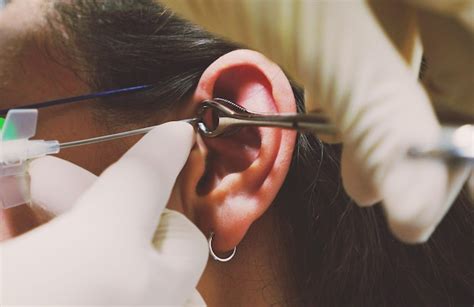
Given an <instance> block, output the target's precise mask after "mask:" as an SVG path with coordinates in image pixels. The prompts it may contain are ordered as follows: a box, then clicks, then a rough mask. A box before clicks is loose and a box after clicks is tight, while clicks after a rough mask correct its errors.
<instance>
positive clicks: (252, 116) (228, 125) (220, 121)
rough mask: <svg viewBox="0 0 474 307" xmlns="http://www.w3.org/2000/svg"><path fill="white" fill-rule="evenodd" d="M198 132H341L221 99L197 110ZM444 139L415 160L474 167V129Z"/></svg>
mask: <svg viewBox="0 0 474 307" xmlns="http://www.w3.org/2000/svg"><path fill="white" fill-rule="evenodd" d="M197 115H198V117H197V120H196V122H195V125H196V129H197V130H198V131H199V132H200V133H201V134H202V135H204V136H206V137H211V138H212V137H218V136H226V135H231V134H234V133H236V132H237V131H238V129H239V128H240V127H243V126H259V127H278V128H285V129H293V130H297V131H300V132H312V133H316V134H319V135H330V136H333V135H337V134H338V131H337V129H336V127H335V126H333V125H332V124H331V123H330V121H329V119H328V118H327V117H325V116H324V115H323V114H317V113H316V114H297V113H290V114H260V113H253V112H250V111H248V110H246V109H245V108H243V107H241V106H239V105H237V104H235V103H233V102H231V101H229V100H226V99H222V98H214V99H212V100H205V101H203V103H202V104H201V106H200V107H199V109H198V114H197ZM442 132H443V133H442V134H443V135H442V138H441V139H440V141H439V142H438V144H437V145H435V146H433V147H430V148H410V150H409V151H408V153H407V154H408V156H410V157H412V158H433V159H445V160H448V161H450V162H467V163H469V164H472V165H474V125H472V124H467V125H463V126H461V127H450V126H442Z"/></svg>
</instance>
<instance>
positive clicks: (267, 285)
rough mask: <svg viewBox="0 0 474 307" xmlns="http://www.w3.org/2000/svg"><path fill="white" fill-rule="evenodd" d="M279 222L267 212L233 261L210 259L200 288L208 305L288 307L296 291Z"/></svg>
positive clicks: (240, 246)
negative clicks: (279, 236) (276, 306)
mask: <svg viewBox="0 0 474 307" xmlns="http://www.w3.org/2000/svg"><path fill="white" fill-rule="evenodd" d="M276 222H277V220H276V218H275V217H274V215H273V214H271V213H270V212H267V213H266V214H265V215H264V216H263V217H262V218H260V219H259V220H258V221H257V222H256V223H254V225H252V227H251V229H250V230H249V231H248V232H247V235H246V236H245V238H244V240H243V241H242V242H241V244H239V246H237V253H236V255H235V257H234V258H233V259H232V260H231V261H230V262H226V263H219V262H216V261H215V260H214V259H211V258H210V259H209V262H208V265H207V267H206V270H205V272H204V274H203V277H202V278H201V281H200V283H199V285H198V290H199V292H200V293H201V295H202V296H203V298H204V300H205V301H206V303H207V304H208V306H210V307H212V306H229V303H230V302H232V304H231V305H232V306H268V305H273V304H278V305H287V304H289V301H288V298H289V297H292V293H294V291H293V290H292V287H291V285H288V284H287V276H289V274H288V272H290V270H289V267H288V263H287V258H286V254H285V249H284V248H282V244H281V242H280V240H279V238H278V233H277V232H275V229H276V227H275V226H276Z"/></svg>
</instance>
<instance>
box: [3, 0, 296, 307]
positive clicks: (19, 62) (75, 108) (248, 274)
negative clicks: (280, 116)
mask: <svg viewBox="0 0 474 307" xmlns="http://www.w3.org/2000/svg"><path fill="white" fill-rule="evenodd" d="M42 3H44V1H39V0H30V1H13V3H12V4H10V5H9V6H8V7H7V9H6V10H4V11H3V12H0V107H1V108H11V107H16V106H22V105H26V104H29V103H32V102H39V101H45V100H49V99H55V98H60V97H68V96H74V95H79V94H83V93H88V92H90V89H89V88H88V86H87V85H86V84H85V83H84V82H82V81H81V80H80V78H78V76H76V75H75V74H74V73H73V72H72V71H70V70H68V69H67V68H65V67H64V66H62V65H58V64H57V63H56V62H55V61H52V60H51V58H50V57H48V56H46V55H45V54H44V53H43V52H41V50H40V49H39V48H38V46H37V44H36V42H38V40H40V41H41V40H42V39H45V37H44V35H45V33H44V32H43V31H41V29H42V27H43V24H44V20H43V14H42V13H41V12H42V10H43V8H42V7H41V4H42ZM230 60H232V59H230ZM214 69H215V70H214V71H212V70H211V71H210V72H208V76H209V79H212V76H213V72H214V73H215V71H216V70H219V69H221V67H218V66H217V67H215V68H214ZM271 69H273V68H271ZM206 82H211V81H206ZM207 85H208V84H207ZM207 85H206V84H201V86H198V91H197V93H196V95H195V96H194V97H193V98H191V99H190V101H189V102H188V103H187V107H186V108H184V109H181V110H179V112H175V113H174V114H171V115H170V117H169V118H166V120H172V119H181V118H186V117H191V116H192V115H193V110H194V109H195V103H196V99H198V97H202V96H203V95H204V96H205V88H206V86H207ZM200 90H201V92H199V91H200ZM211 94H212V93H211ZM93 104H94V102H85V103H78V104H71V105H65V106H58V107H53V108H48V109H47V110H42V111H40V113H39V114H40V115H39V121H38V132H37V135H36V137H35V138H38V139H56V140H60V141H68V140H76V139H82V138H87V137H93V136H98V135H104V134H107V133H109V131H108V129H107V128H106V127H107V125H106V124H105V125H104V124H103V123H98V122H97V121H96V119H95V118H94V113H93ZM292 107H293V108H294V106H292ZM161 120H162V119H161ZM138 125H139V124H138ZM137 127H139V126H137ZM285 137H286V139H287V140H290V139H291V135H287V136H285V135H284V136H283V138H285ZM137 139H138V138H137V137H135V138H127V139H121V140H116V141H113V142H109V143H107V144H96V145H91V146H85V147H78V148H73V149H68V150H64V151H63V152H61V153H60V154H59V155H58V157H60V158H63V159H66V160H68V161H71V162H73V163H74V164H77V165H79V166H81V167H83V168H85V169H88V170H90V171H91V172H93V173H95V174H97V175H98V174H100V173H101V172H102V171H103V170H104V169H105V168H107V166H109V165H110V164H111V163H113V162H114V161H116V160H117V159H118V158H119V157H120V156H121V155H123V154H124V153H125V151H126V150H127V149H128V148H130V147H131V146H132V145H133V144H134V143H135V142H136V140H137ZM293 141H294V136H293ZM288 142H289V143H288V144H291V142H290V141H288ZM202 147H203V142H202V140H199V141H198V142H197V144H196V146H195V150H193V153H194V155H193V153H192V155H193V156H192V158H190V160H191V161H190V162H188V165H187V166H186V167H185V169H184V170H183V173H182V175H181V176H180V177H179V178H178V181H177V182H178V183H177V185H176V187H175V190H174V193H173V195H172V198H171V201H170V204H172V205H170V206H169V207H171V208H173V209H176V210H180V211H182V212H184V213H185V214H186V215H187V216H188V218H190V219H191V220H192V221H193V222H197V220H202V216H199V215H200V214H204V213H202V212H206V210H207V209H203V210H198V209H196V210H191V209H189V203H192V204H193V205H194V203H195V202H196V203H198V202H199V201H201V202H203V201H206V198H203V199H204V200H202V199H200V200H196V201H195V200H194V199H192V200H189V199H184V200H183V198H186V197H187V196H183V191H185V190H186V189H185V188H184V186H185V185H186V184H185V183H186V182H187V180H190V179H188V178H190V177H193V176H194V175H195V174H194V173H193V172H195V168H194V164H193V163H195V162H194V161H196V160H192V159H197V160H199V159H202V157H201V155H202V154H203V153H202ZM290 147H291V146H290ZM287 151H288V152H287V153H284V154H285V157H286V156H288V155H290V156H291V151H292V149H291V150H287ZM285 159H286V160H289V159H288V158H285ZM287 164H288V163H287ZM282 165H283V166H282V169H283V171H280V172H279V173H277V176H275V177H277V178H280V177H281V180H280V181H282V180H283V179H284V175H283V174H284V173H285V170H284V169H285V163H282ZM288 166H289V165H287V166H286V167H288ZM286 171H287V169H286ZM183 182H185V183H183ZM280 185H281V183H280ZM185 195H187V194H185ZM197 198H199V197H197ZM270 202H271V201H270ZM270 202H269V203H268V205H269V206H270ZM183 207H184V208H183ZM267 209H268V208H267V207H265V208H264V209H261V211H262V212H261V213H263V212H264V211H267ZM209 210H212V209H209ZM195 211H198V212H199V213H196V212H195ZM255 215H256V214H255ZM258 216H259V215H258ZM258 216H257V215H256V217H255V218H254V219H252V221H251V222H249V224H250V225H251V226H252V227H251V228H250V229H249V231H248V232H247V233H245V230H246V228H245V227H243V228H245V229H243V230H242V231H240V232H242V235H240V237H237V238H234V237H232V238H230V239H229V240H226V242H234V241H235V242H237V244H238V247H237V255H236V257H235V258H234V259H233V260H232V261H231V262H229V263H225V264H221V263H216V262H215V261H214V260H212V259H211V260H209V263H208V266H207V268H206V270H205V272H204V275H203V277H202V279H201V282H200V284H199V286H198V290H199V291H200V293H201V294H202V296H203V297H204V299H205V301H206V302H207V303H208V305H209V306H224V305H225V306H266V305H270V304H275V303H280V304H281V305H285V300H289V299H291V297H294V296H293V295H292V293H294V291H293V289H291V287H290V286H289V285H288V284H285V282H284V281H285V276H288V272H287V265H286V259H285V257H283V256H282V255H281V248H279V246H280V242H279V240H278V238H277V237H275V236H274V235H272V234H273V233H274V231H273V229H274V220H273V215H272V214H271V212H266V213H265V214H263V215H262V217H261V218H258ZM49 218H50V216H49V214H47V213H45V212H42V211H40V210H38V209H37V208H35V209H32V208H31V207H29V206H26V205H23V206H19V207H16V208H13V209H8V210H0V241H1V240H6V239H11V238H12V237H15V236H17V235H19V234H21V233H23V232H26V231H28V230H30V229H32V228H34V227H36V226H38V225H40V224H42V223H45V222H47V220H48V219H49ZM211 220H212V219H211ZM209 223H211V222H209ZM198 226H199V227H200V228H201V230H203V231H204V232H206V230H207V229H208V228H207V226H205V225H202V224H199V222H198ZM237 232H239V231H237ZM206 235H207V233H206ZM244 235H245V237H244V239H243V240H241V239H242V238H241V237H242V236H244ZM226 242H221V241H219V240H216V249H217V250H228V249H229V248H230V247H229V246H228V244H227V243H226ZM229 302H230V303H229ZM286 303H287V304H289V305H291V301H286Z"/></svg>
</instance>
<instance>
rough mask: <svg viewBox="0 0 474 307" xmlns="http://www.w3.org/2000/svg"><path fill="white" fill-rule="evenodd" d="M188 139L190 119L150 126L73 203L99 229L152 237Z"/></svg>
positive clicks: (182, 161)
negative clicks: (152, 127) (135, 142)
mask: <svg viewBox="0 0 474 307" xmlns="http://www.w3.org/2000/svg"><path fill="white" fill-rule="evenodd" d="M193 144H194V131H193V128H192V126H191V125H189V124H186V123H182V122H172V123H167V124H163V125H161V126H159V127H157V128H155V129H153V130H152V131H151V132H149V133H148V134H147V135H145V136H144V137H143V138H142V139H141V140H140V141H139V142H138V143H137V144H135V146H133V147H132V148H131V149H130V150H129V151H128V152H127V153H126V154H125V155H124V156H123V157H122V158H120V160H119V161H117V162H116V163H115V164H114V165H112V166H110V167H109V168H108V169H107V170H106V171H105V172H104V173H103V174H102V175H101V176H100V177H99V178H98V179H97V181H96V182H95V183H94V185H93V186H92V187H91V188H90V189H89V190H88V191H87V192H86V193H85V194H84V195H83V197H82V198H81V199H80V200H79V203H78V204H77V206H76V207H77V208H78V209H79V210H81V211H82V213H83V214H85V215H86V217H87V218H86V217H84V218H85V221H87V220H89V221H90V219H91V218H92V221H95V222H97V223H100V226H101V228H100V229H109V230H112V231H114V232H117V231H121V232H122V233H126V234H127V235H130V234H133V233H134V232H136V234H137V235H138V238H145V239H147V238H150V240H151V238H152V237H153V233H154V231H155V230H156V227H157V225H158V223H159V219H160V215H161V213H162V211H163V208H164V207H165V206H166V203H167V202H168V199H169V196H170V193H171V190H172V188H173V186H174V183H175V180H176V177H177V176H178V174H179V172H180V171H181V169H182V167H183V166H184V164H185V162H186V161H187V158H188V155H189V152H190V150H191V148H192V146H193Z"/></svg>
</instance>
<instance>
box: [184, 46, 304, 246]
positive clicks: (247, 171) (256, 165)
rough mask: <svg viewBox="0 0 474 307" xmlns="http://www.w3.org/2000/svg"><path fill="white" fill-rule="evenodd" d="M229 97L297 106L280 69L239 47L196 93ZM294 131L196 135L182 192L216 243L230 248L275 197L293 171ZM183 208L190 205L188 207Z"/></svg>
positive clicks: (249, 105) (273, 107)
mask: <svg viewBox="0 0 474 307" xmlns="http://www.w3.org/2000/svg"><path fill="white" fill-rule="evenodd" d="M214 97H220V98H225V99H228V100H231V101H233V102H234V103H237V104H239V105H241V106H243V107H245V108H246V109H248V110H250V111H254V112H264V113H272V112H295V111H296V106H295V100H294V96H293V92H292V89H291V86H290V84H289V81H288V79H287V78H286V76H285V75H284V74H283V72H282V71H281V70H280V69H279V68H278V66H276V65H275V64H273V63H272V62H271V61H269V60H268V59H266V58H265V57H263V56H262V55H261V54H259V53H257V52H254V51H250V50H238V51H234V52H231V53H228V54H226V55H224V56H223V57H221V58H219V59H218V60H217V61H215V62H214V63H213V64H211V66H209V68H208V69H207V70H206V71H205V72H204V74H203V76H202V78H201V80H200V82H199V85H198V87H197V89H196V93H195V96H194V98H193V104H194V105H193V106H192V108H194V110H195V109H196V108H197V107H198V105H199V103H201V102H202V101H203V100H206V99H211V98H214ZM295 138H296V134H295V132H293V131H289V130H281V129H276V128H255V127H244V128H241V129H239V131H238V132H237V133H235V134H233V135H229V136H225V137H218V138H206V139H203V140H202V142H201V141H198V142H197V143H198V145H197V146H195V148H194V149H193V151H192V152H191V155H190V159H189V160H188V164H187V165H186V167H185V168H184V169H183V172H182V181H183V182H182V184H183V185H184V188H183V189H181V191H182V196H181V197H182V199H183V204H184V207H185V208H187V211H188V212H193V214H192V216H193V217H192V218H193V219H194V222H195V223H196V225H197V226H198V227H199V228H200V229H201V230H202V231H203V232H204V233H205V234H209V233H210V232H214V233H215V237H214V240H213V247H214V249H215V250H216V251H227V250H231V249H232V248H233V247H234V246H236V245H238V244H239V242H240V241H241V240H242V238H243V237H244V235H245V233H246V231H247V229H248V228H249V227H250V226H251V225H252V223H253V222H254V221H255V220H256V219H258V218H259V217H260V216H261V215H262V214H263V213H264V212H265V211H266V210H267V209H268V207H269V206H270V205H271V203H272V201H273V200H274V198H275V197H276V195H277V193H278V191H279V189H280V187H281V185H282V184H283V181H284V179H285V177H286V174H287V173H288V169H289V166H290V163H291V158H292V153H293V148H294V145H295ZM185 211H186V210H185Z"/></svg>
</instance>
